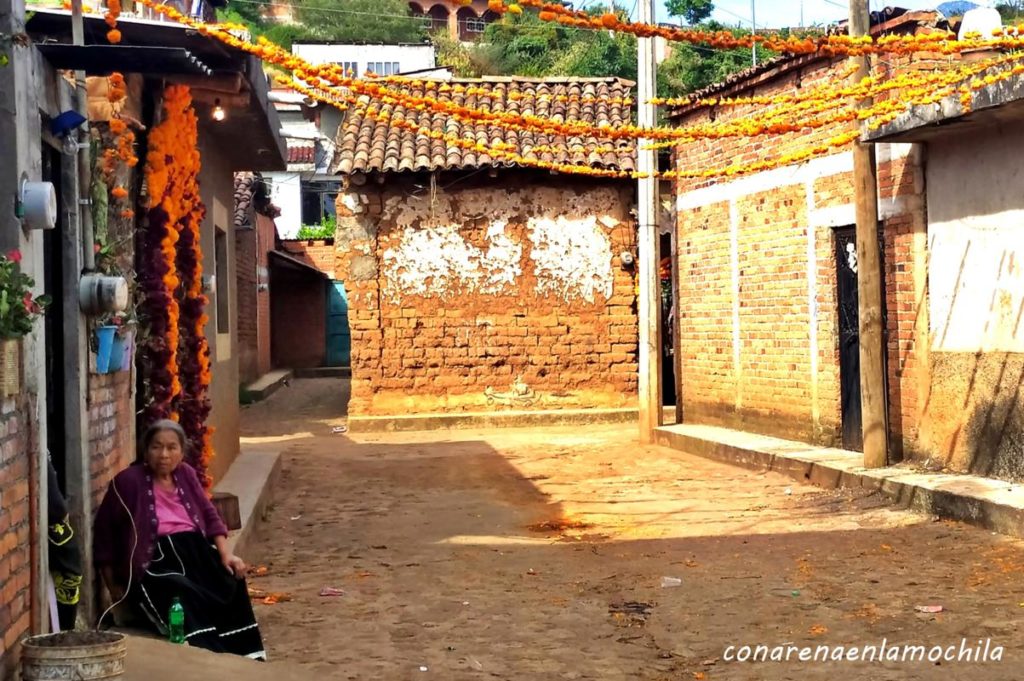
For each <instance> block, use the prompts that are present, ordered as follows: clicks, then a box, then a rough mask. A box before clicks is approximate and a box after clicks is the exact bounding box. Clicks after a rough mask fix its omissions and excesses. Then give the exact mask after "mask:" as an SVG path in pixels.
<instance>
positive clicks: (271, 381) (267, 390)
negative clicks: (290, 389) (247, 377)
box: [243, 369, 292, 403]
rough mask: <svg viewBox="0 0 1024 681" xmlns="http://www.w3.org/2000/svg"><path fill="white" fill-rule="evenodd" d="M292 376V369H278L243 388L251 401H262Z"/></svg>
mask: <svg viewBox="0 0 1024 681" xmlns="http://www.w3.org/2000/svg"><path fill="white" fill-rule="evenodd" d="M291 378H292V372H291V371H289V370H287V369H277V370H275V371H271V372H269V373H268V374H266V375H264V376H261V377H260V378H259V379H258V380H256V381H253V382H252V383H250V384H249V385H247V386H245V387H244V388H243V390H244V392H245V396H246V398H248V400H249V402H250V403H252V402H261V401H263V400H265V399H267V398H268V397H270V396H271V395H273V394H274V393H276V392H277V391H278V390H279V389H280V388H281V386H283V385H284V384H285V383H287V382H288V381H290V380H291Z"/></svg>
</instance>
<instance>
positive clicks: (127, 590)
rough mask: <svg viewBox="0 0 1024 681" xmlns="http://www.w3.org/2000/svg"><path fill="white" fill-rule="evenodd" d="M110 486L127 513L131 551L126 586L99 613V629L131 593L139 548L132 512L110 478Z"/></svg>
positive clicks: (137, 529) (97, 623) (97, 627)
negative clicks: (130, 531)
mask: <svg viewBox="0 0 1024 681" xmlns="http://www.w3.org/2000/svg"><path fill="white" fill-rule="evenodd" d="M110 487H111V489H113V490H114V494H115V495H117V500H118V501H120V502H121V506H123V507H124V512H125V513H127V514H128V520H130V521H131V523H132V553H131V557H130V558H129V559H128V586H127V587H125V590H124V595H123V596H121V598H120V599H119V600H118V601H117V602H116V603H111V604H110V607H109V608H107V609H106V610H104V611H103V614H102V615H100V618H99V620H97V622H96V630H97V631H99V628H100V625H101V624H103V620H104V619H105V618H106V616H107V615H108V614H109V613H110V611H111V610H113V609H114V608H116V607H117V606H119V605H121V604H122V603H124V602H125V601H126V600H128V594H129V593H131V589H132V577H133V574H132V571H133V569H134V567H135V550H136V549H138V548H139V528H138V527H136V525H135V518H134V517H133V516H132V512H131V511H130V510H129V509H128V504H126V503H125V502H124V498H123V497H122V496H121V493H120V492H119V491H118V490H117V481H116V480H111V481H110Z"/></svg>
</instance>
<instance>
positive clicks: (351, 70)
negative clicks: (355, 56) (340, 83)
mask: <svg viewBox="0 0 1024 681" xmlns="http://www.w3.org/2000/svg"><path fill="white" fill-rule="evenodd" d="M338 66H340V67H341V68H342V70H343V71H344V72H345V75H346V76H348V77H349V78H358V77H359V62H356V61H340V62H338Z"/></svg>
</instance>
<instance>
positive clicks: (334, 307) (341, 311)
mask: <svg viewBox="0 0 1024 681" xmlns="http://www.w3.org/2000/svg"><path fill="white" fill-rule="evenodd" d="M351 357H352V332H351V331H350V330H349V326H348V295H347V294H346V293H345V284H344V282H341V281H329V282H327V366H330V367H341V366H346V367H347V366H349V363H350V361H351Z"/></svg>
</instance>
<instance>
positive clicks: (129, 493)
mask: <svg viewBox="0 0 1024 681" xmlns="http://www.w3.org/2000/svg"><path fill="white" fill-rule="evenodd" d="M172 476H173V478H174V484H175V486H176V487H177V488H178V496H179V497H181V503H182V504H183V505H184V506H185V510H186V511H187V512H188V515H189V517H190V518H192V522H194V523H195V526H196V529H197V530H198V531H199V532H202V534H203V536H205V537H208V538H210V539H213V538H214V537H217V536H221V535H223V536H227V534H228V529H227V527H225V525H224V521H223V520H221V517H220V514H219V513H217V509H216V508H214V506H213V504H212V503H211V502H210V499H209V497H207V496H206V491H205V490H203V486H202V484H200V482H199V476H198V475H196V471H195V469H194V468H192V466H190V465H188V464H187V463H184V462H182V463H181V464H180V465H179V466H178V467H177V468H176V469H175V470H174V473H172ZM115 485H116V487H117V492H118V493H120V495H121V499H118V495H117V494H116V493H115V492H114V486H115ZM122 499H123V500H124V503H125V505H127V506H128V510H129V511H130V512H131V516H130V517H129V515H128V514H127V513H125V507H124V505H122V504H121V500H122ZM133 520H134V524H135V532H137V533H138V544H137V545H136V546H135V553H134V555H133V554H132V546H133V544H134V543H135V540H136V539H135V538H136V535H135V532H133V531H132V521H133ZM157 526H158V521H157V518H156V502H155V500H154V498H153V473H152V472H151V471H150V470H149V467H148V466H146V465H143V464H136V465H133V466H129V467H128V468H126V469H125V470H123V471H121V472H120V473H118V474H117V476H116V477H115V478H114V479H113V480H112V481H111V483H110V486H109V487H108V488H107V493H106V494H105V495H104V496H103V502H102V503H101V504H100V508H99V510H98V511H97V512H96V521H95V525H94V528H93V560H94V561H95V563H96V565H97V566H104V565H110V566H111V567H113V569H114V577H115V578H116V579H117V581H118V582H119V583H120V584H122V585H126V586H127V585H128V581H129V580H128V570H129V565H130V566H131V570H132V581H138V579H139V576H140V575H141V574H142V573H143V572H144V571H145V569H146V567H147V566H148V565H149V563H150V561H151V560H152V556H153V547H154V546H156V541H157Z"/></svg>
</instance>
